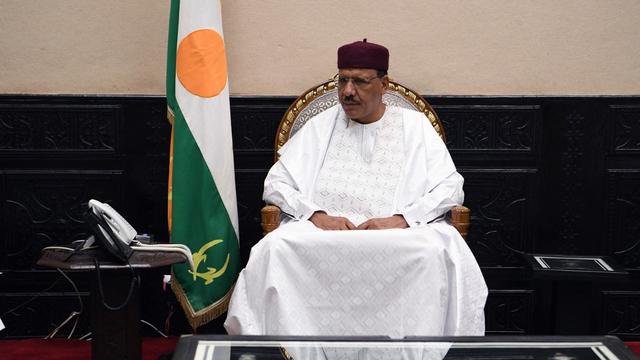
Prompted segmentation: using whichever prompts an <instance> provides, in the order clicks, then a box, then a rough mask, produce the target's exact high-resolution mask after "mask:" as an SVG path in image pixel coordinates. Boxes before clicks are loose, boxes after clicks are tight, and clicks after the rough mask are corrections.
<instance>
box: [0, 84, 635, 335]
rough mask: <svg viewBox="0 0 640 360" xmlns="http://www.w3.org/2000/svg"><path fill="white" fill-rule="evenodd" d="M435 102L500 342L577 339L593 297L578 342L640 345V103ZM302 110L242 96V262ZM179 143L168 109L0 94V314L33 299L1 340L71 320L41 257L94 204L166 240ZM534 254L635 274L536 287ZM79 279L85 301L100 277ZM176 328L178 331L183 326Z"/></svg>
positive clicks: (237, 106) (153, 307)
mask: <svg viewBox="0 0 640 360" xmlns="http://www.w3.org/2000/svg"><path fill="white" fill-rule="evenodd" d="M428 100H429V101H430V102H431V104H432V105H433V107H434V109H435V110H436V112H437V113H438V115H439V117H440V118H441V120H442V122H443V125H444V128H445V130H446V133H447V145H448V147H449V149H450V151H451V154H452V157H453V158H454V161H455V162H456V164H457V165H458V167H459V169H460V172H461V173H462V174H463V176H464V177H465V196H466V201H465V203H466V205H467V206H469V207H470V208H471V211H472V225H471V228H470V236H469V245H470V247H471V249H472V251H473V252H474V254H475V255H476V257H477V258H478V261H479V263H480V265H481V267H482V270H483V273H484V275H485V279H486V281H487V283H488V284H489V287H490V296H489V300H488V302H487V306H486V311H485V312H486V319H487V330H488V333H490V334H554V333H563V332H566V331H570V330H571V329H570V328H568V327H563V326H564V325H563V324H562V322H559V321H556V320H555V319H556V318H557V316H556V315H557V311H559V309H562V308H563V307H567V306H569V307H571V306H570V305H571V301H573V300H571V298H570V294H568V293H570V292H571V291H569V290H567V291H557V290H558V289H560V290H563V289H565V290H566V289H586V290H585V291H584V292H583V293H584V297H583V298H582V299H581V300H582V301H581V302H583V303H585V304H588V306H586V307H583V308H584V309H588V311H587V310H585V314H584V317H585V318H584V321H582V322H580V324H581V325H580V326H582V328H581V329H580V331H583V332H584V333H589V334H615V335H620V336H622V337H623V338H629V339H636V338H640V325H638V324H639V323H640V320H639V319H638V315H637V314H638V306H640V303H639V299H640V295H639V294H640V282H639V281H638V280H639V279H638V276H639V274H640V271H639V270H640V268H639V267H640V235H639V234H640V220H639V219H640V186H639V185H638V184H640V98H639V97H571V98H561V97H430V98H428ZM292 101H293V98H291V97H234V98H232V99H231V112H232V128H233V141H234V161H235V168H236V184H237V190H238V193H237V197H238V210H239V220H240V241H241V244H240V246H241V258H242V260H243V261H246V260H247V259H248V256H249V252H250V249H251V246H253V245H254V244H255V243H256V242H257V241H259V239H260V238H261V228H260V224H259V222H260V215H259V211H260V208H261V207H262V200H261V197H262V186H263V180H264V176H265V175H266V172H267V171H268V169H269V167H270V166H271V164H272V163H273V143H274V138H275V131H276V128H277V126H278V121H279V119H280V117H281V116H282V115H283V114H284V112H285V111H286V109H287V108H288V106H289V105H290V103H291V102H292ZM170 131H171V129H170V126H169V124H168V123H167V121H166V103H165V99H164V98H162V97H121V96H120V97H118V96H100V97H95V96H18V95H16V96H9V95H0V234H2V235H1V237H0V249H2V252H1V253H0V272H1V274H0V289H2V290H0V310H2V313H5V312H7V311H8V310H11V309H12V308H14V307H16V306H18V305H20V303H22V302H25V301H28V300H29V303H28V304H27V305H25V306H22V307H19V308H18V309H17V310H11V311H9V312H8V313H5V314H4V315H2V318H3V321H4V322H5V324H7V323H8V324H9V325H10V326H8V329H7V330H5V331H3V332H2V333H0V336H2V337H25V336H40V335H45V334H47V333H48V332H50V331H51V329H52V326H54V325H56V324H59V323H60V322H61V321H62V320H63V319H58V318H55V317H53V315H51V314H49V313H46V312H47V311H49V309H51V308H56V309H59V310H60V311H61V312H63V313H65V317H66V315H67V314H68V313H70V312H71V311H73V310H74V308H75V306H76V305H74V301H75V302H77V300H74V296H75V292H74V291H73V289H72V288H71V287H70V285H69V284H68V283H67V282H66V280H64V279H60V277H61V275H59V274H57V273H56V272H53V271H51V270H45V269H37V268H35V267H34V263H35V261H36V260H37V257H38V254H39V250H40V248H41V247H43V246H47V245H66V244H68V243H69V242H71V241H72V240H75V239H78V238H82V237H84V236H86V229H85V227H84V224H83V223H82V218H81V214H82V211H83V210H84V204H85V203H86V201H87V200H89V199H90V198H97V199H100V200H104V201H109V202H111V203H112V204H113V206H114V207H115V208H116V209H118V211H120V212H121V213H122V214H123V215H124V216H125V217H126V218H127V219H128V220H129V221H130V222H131V223H132V224H133V225H134V226H135V227H136V228H137V230H138V231H139V232H148V233H151V234H153V235H154V236H155V237H156V240H159V241H162V242H166V241H168V232H167V219H166V206H167V204H166V191H167V173H168V144H169V139H170ZM532 252H535V253H564V254H599V255H611V256H613V257H615V258H616V259H618V260H620V261H621V262H622V263H623V264H624V265H625V266H626V268H627V270H629V271H630V272H631V277H630V278H629V279H628V280H627V281H623V282H619V283H616V284H606V283H604V284H602V283H598V282H596V281H594V282H589V283H583V284H568V285H567V284H563V283H562V282H556V283H554V282H551V281H539V280H534V279H532V277H531V274H530V273H529V272H528V271H527V266H526V263H525V262H524V261H523V258H522V256H521V254H523V253H532ZM159 275H161V274H153V275H149V277H148V278H147V280H146V281H144V283H145V284H146V285H147V286H149V288H148V289H147V290H145V291H144V292H143V302H144V303H145V306H144V309H143V317H144V318H145V319H153V320H152V321H153V322H154V323H155V325H156V326H160V323H162V322H163V321H164V320H165V318H166V317H167V316H168V313H170V310H169V309H170V308H171V307H172V306H174V307H175V303H172V300H171V299H167V295H166V294H165V293H162V291H161V290H160V289H161V288H160V286H159V284H158V282H159V280H158V279H157V278H159ZM74 278H75V279H76V280H77V283H78V286H79V288H80V292H81V297H83V298H84V297H87V296H88V284H89V281H91V279H90V278H88V277H87V276H82V275H81V274H76V275H74ZM149 279H151V280H149ZM56 280H58V283H56V284H55V286H53V287H51V288H49V289H47V288H48V287H50V286H51V284H52V283H53V282H54V281H56ZM45 289H46V290H45ZM43 290H45V291H43ZM32 297H34V299H33V300H30V299H31V298H32ZM86 311H87V309H86V307H85V315H86ZM179 316H180V315H179V314H176V315H174V317H173V320H172V321H173V322H183V323H184V321H183V319H182V320H180V319H179ZM24 319H28V321H26V322H22V321H23V320H24ZM83 321H84V320H83ZM82 326H84V328H83V330H85V329H86V327H87V326H88V325H87V324H86V323H83V324H82ZM182 329H183V330H184V327H183V328H182ZM176 331H177V330H176Z"/></svg>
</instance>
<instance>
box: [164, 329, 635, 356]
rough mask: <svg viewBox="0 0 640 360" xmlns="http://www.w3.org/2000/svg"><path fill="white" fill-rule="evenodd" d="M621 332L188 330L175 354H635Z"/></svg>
mask: <svg viewBox="0 0 640 360" xmlns="http://www.w3.org/2000/svg"><path fill="white" fill-rule="evenodd" d="M635 358H636V357H635V356H634V355H633V353H632V352H631V351H630V350H629V349H628V348H627V347H626V346H625V345H624V343H623V342H622V341H620V340H619V339H618V338H615V337H611V336H601V337H585V336H581V337H549V336H545V337H540V336H537V337H536V336H490V337H458V338H406V339H402V340H391V339H388V338H318V337H231V336H220V335H210V336H207V335H198V336H183V337H182V338H181V339H180V341H179V342H178V347H177V348H176V352H175V353H174V357H173V359H174V360H178V359H195V360H266V359H269V360H276V359H277V360H303V359H304V360H307V359H309V360H325V359H326V360H395V359H398V360H400V359H402V360H405V359H407V360H413V359H416V360H417V359H428V360H430V359H460V360H462V359H501V360H503V359H504V360H506V359H535V360H537V359H540V360H542V359H544V360H578V359H584V360H589V359H594V360H613V359H635Z"/></svg>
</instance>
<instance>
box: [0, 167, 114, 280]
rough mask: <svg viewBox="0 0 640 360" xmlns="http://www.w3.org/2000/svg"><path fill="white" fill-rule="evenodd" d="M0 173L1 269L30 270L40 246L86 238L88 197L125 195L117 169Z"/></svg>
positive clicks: (105, 197)
mask: <svg viewBox="0 0 640 360" xmlns="http://www.w3.org/2000/svg"><path fill="white" fill-rule="evenodd" d="M0 177H1V178H2V181H3V186H2V189H1V193H0V199H2V204H1V207H0V219H1V220H0V223H1V224H2V225H1V229H2V234H3V238H4V239H5V240H4V242H3V244H2V245H3V248H4V250H5V251H4V252H3V255H2V257H1V258H0V259H1V261H0V268H2V269H30V268H31V267H32V266H33V264H34V262H35V260H37V259H38V256H39V253H40V249H41V248H43V247H45V246H52V245H65V244H69V243H70V242H72V241H73V240H78V239H84V238H86V235H87V229H86V228H85V226H84V220H83V218H82V214H83V212H84V211H86V202H87V201H88V200H89V199H90V198H101V199H106V200H116V199H120V198H121V196H120V192H119V186H118V184H119V183H120V182H121V181H122V178H121V174H120V173H117V172H104V171H77V172H74V173H69V172H66V171H45V170H41V171H19V170H13V171H6V172H5V173H4V174H1V175H0Z"/></svg>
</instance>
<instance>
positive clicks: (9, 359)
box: [0, 337, 178, 360]
mask: <svg viewBox="0 0 640 360" xmlns="http://www.w3.org/2000/svg"><path fill="white" fill-rule="evenodd" d="M177 342H178V338H177V337H168V338H162V337H157V338H156V337H153V338H152V337H148V338H143V339H142V360H158V358H159V357H160V356H162V355H165V356H166V355H168V354H170V353H172V352H173V351H174V350H175V348H176V343H177ZM0 358H2V359H6V360H14V359H15V360H36V359H37V360H90V359H91V342H90V341H84V340H67V339H50V340H44V339H26V340H0ZM166 358H167V359H170V357H169V356H167V357H166Z"/></svg>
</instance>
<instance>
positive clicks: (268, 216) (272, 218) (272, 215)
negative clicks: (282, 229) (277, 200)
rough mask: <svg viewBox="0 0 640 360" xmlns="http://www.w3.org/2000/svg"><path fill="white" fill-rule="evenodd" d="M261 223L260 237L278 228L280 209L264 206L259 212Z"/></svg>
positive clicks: (273, 206)
mask: <svg viewBox="0 0 640 360" xmlns="http://www.w3.org/2000/svg"><path fill="white" fill-rule="evenodd" d="M260 215H261V217H262V221H261V223H260V225H262V235H267V234H268V233H270V232H272V231H273V230H275V229H277V228H278V226H280V208H279V207H277V206H275V205H266V206H264V207H263V208H262V210H260Z"/></svg>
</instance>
